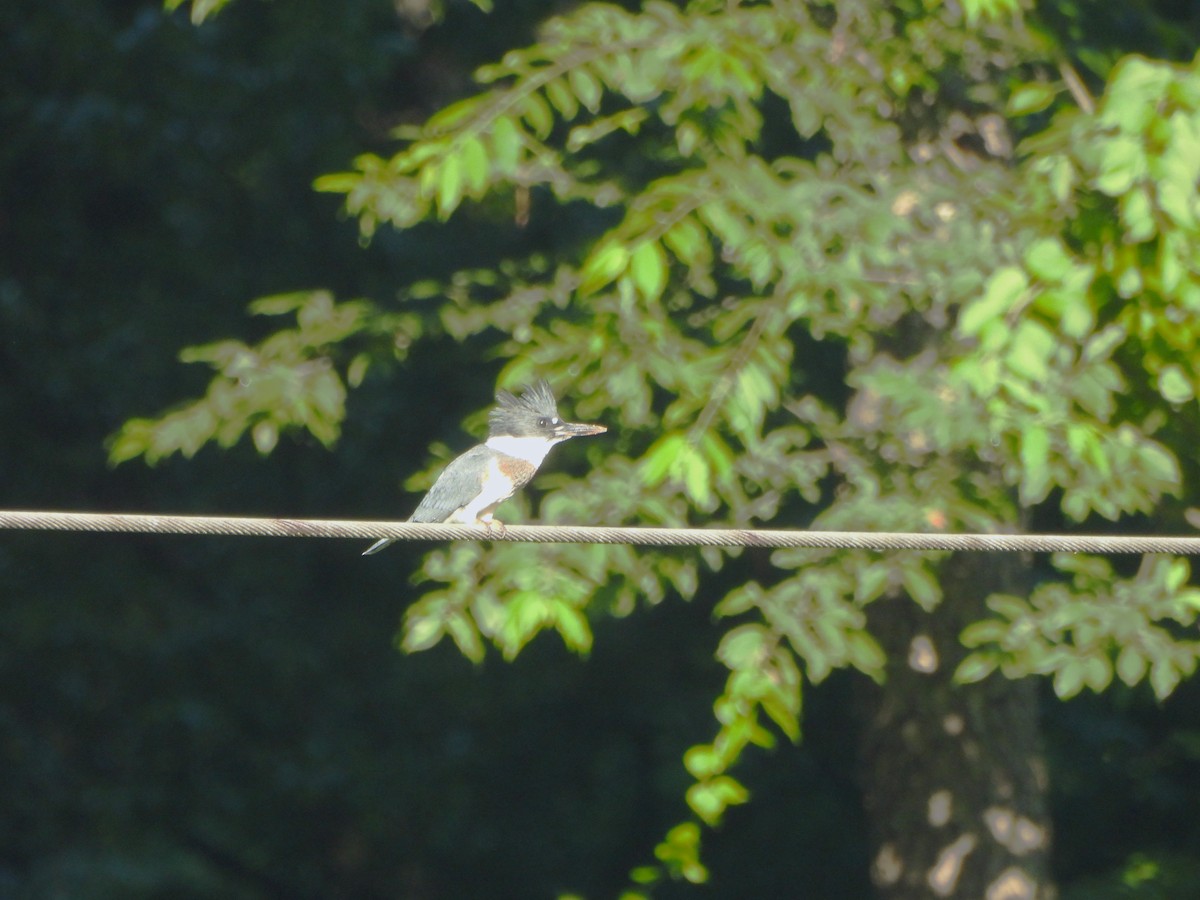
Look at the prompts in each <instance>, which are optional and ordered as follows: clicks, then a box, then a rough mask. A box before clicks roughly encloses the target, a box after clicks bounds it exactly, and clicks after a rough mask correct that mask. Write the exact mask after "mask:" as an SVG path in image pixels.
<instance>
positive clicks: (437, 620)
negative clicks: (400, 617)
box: [400, 606, 445, 653]
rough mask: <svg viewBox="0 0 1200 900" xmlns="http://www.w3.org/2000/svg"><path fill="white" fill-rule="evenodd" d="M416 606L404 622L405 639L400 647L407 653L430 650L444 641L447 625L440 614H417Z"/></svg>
mask: <svg viewBox="0 0 1200 900" xmlns="http://www.w3.org/2000/svg"><path fill="white" fill-rule="evenodd" d="M417 609H418V608H417V607H416V606H414V607H412V609H410V610H409V615H407V616H406V617H405V620H404V639H403V641H402V642H401V644H400V646H401V648H402V649H403V650H404V652H405V653H418V652H420V651H422V650H428V649H429V648H430V647H432V646H433V645H434V644H436V643H437V642H438V641H440V640H441V639H442V635H443V634H444V633H445V623H444V621H443V619H442V616H441V615H440V614H437V615H432V614H429V613H421V612H417Z"/></svg>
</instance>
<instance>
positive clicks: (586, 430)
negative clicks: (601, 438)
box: [554, 422, 608, 438]
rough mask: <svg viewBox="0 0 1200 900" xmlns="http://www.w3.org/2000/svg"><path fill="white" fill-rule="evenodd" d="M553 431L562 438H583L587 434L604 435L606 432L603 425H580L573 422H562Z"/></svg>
mask: <svg viewBox="0 0 1200 900" xmlns="http://www.w3.org/2000/svg"><path fill="white" fill-rule="evenodd" d="M554 430H555V432H557V434H558V436H559V437H562V438H573V437H585V436H586V435H589V434H604V432H606V431H608V429H607V428H605V427H604V426H603V425H581V424H578V423H575V422H563V423H562V424H561V425H559V426H558V427H557V428H555V429H554Z"/></svg>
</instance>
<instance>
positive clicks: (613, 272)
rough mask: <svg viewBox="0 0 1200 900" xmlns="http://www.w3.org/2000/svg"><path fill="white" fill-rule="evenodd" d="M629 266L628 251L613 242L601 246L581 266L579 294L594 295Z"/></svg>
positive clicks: (621, 245)
mask: <svg viewBox="0 0 1200 900" xmlns="http://www.w3.org/2000/svg"><path fill="white" fill-rule="evenodd" d="M628 265H629V251H628V250H627V249H626V248H625V245H624V244H622V243H619V242H617V241H615V240H610V241H607V242H605V243H603V244H601V245H600V246H599V247H598V248H597V249H596V250H594V251H592V253H591V255H590V256H589V257H588V258H587V260H586V261H585V262H584V264H583V268H582V269H581V270H580V273H579V293H580V294H582V295H583V296H585V297H586V296H588V295H589V294H594V293H596V291H598V290H600V289H601V288H602V287H605V286H606V285H608V284H611V283H612V282H613V281H614V280H615V279H616V278H617V276H619V275H620V274H621V273H622V272H624V271H625V268H626V266H628Z"/></svg>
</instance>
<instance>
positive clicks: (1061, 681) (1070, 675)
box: [1054, 659, 1085, 700]
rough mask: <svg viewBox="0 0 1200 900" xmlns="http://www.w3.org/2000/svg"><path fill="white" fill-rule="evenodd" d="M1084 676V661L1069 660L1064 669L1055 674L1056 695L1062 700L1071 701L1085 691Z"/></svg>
mask: <svg viewBox="0 0 1200 900" xmlns="http://www.w3.org/2000/svg"><path fill="white" fill-rule="evenodd" d="M1084 675H1085V670H1084V666H1083V661H1082V660H1078V659H1068V660H1067V661H1066V662H1065V663H1064V664H1063V666H1062V668H1060V669H1059V670H1058V671H1057V672H1055V673H1054V693H1056V694H1057V695H1058V698H1059V699H1060V700H1069V699H1071V698H1072V697H1074V696H1075V695H1076V694H1078V693H1079V692H1080V691H1081V690H1083V680H1084Z"/></svg>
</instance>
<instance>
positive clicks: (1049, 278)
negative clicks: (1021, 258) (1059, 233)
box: [1025, 238, 1074, 283]
mask: <svg viewBox="0 0 1200 900" xmlns="http://www.w3.org/2000/svg"><path fill="white" fill-rule="evenodd" d="M1073 264H1074V261H1073V260H1072V258H1071V256H1070V254H1068V253H1067V251H1066V248H1064V247H1063V243H1062V241H1061V240H1059V239H1058V238H1042V239H1041V240H1038V241H1035V242H1034V243H1032V244H1030V245H1029V249H1027V250H1026V251H1025V265H1026V266H1027V267H1028V268H1029V271H1030V272H1031V273H1033V275H1034V276H1035V277H1037V278H1040V279H1041V280H1042V281H1045V282H1050V283H1056V282H1059V281H1062V279H1063V278H1065V277H1066V275H1067V273H1068V272H1069V271H1071V268H1072V266H1073Z"/></svg>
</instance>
